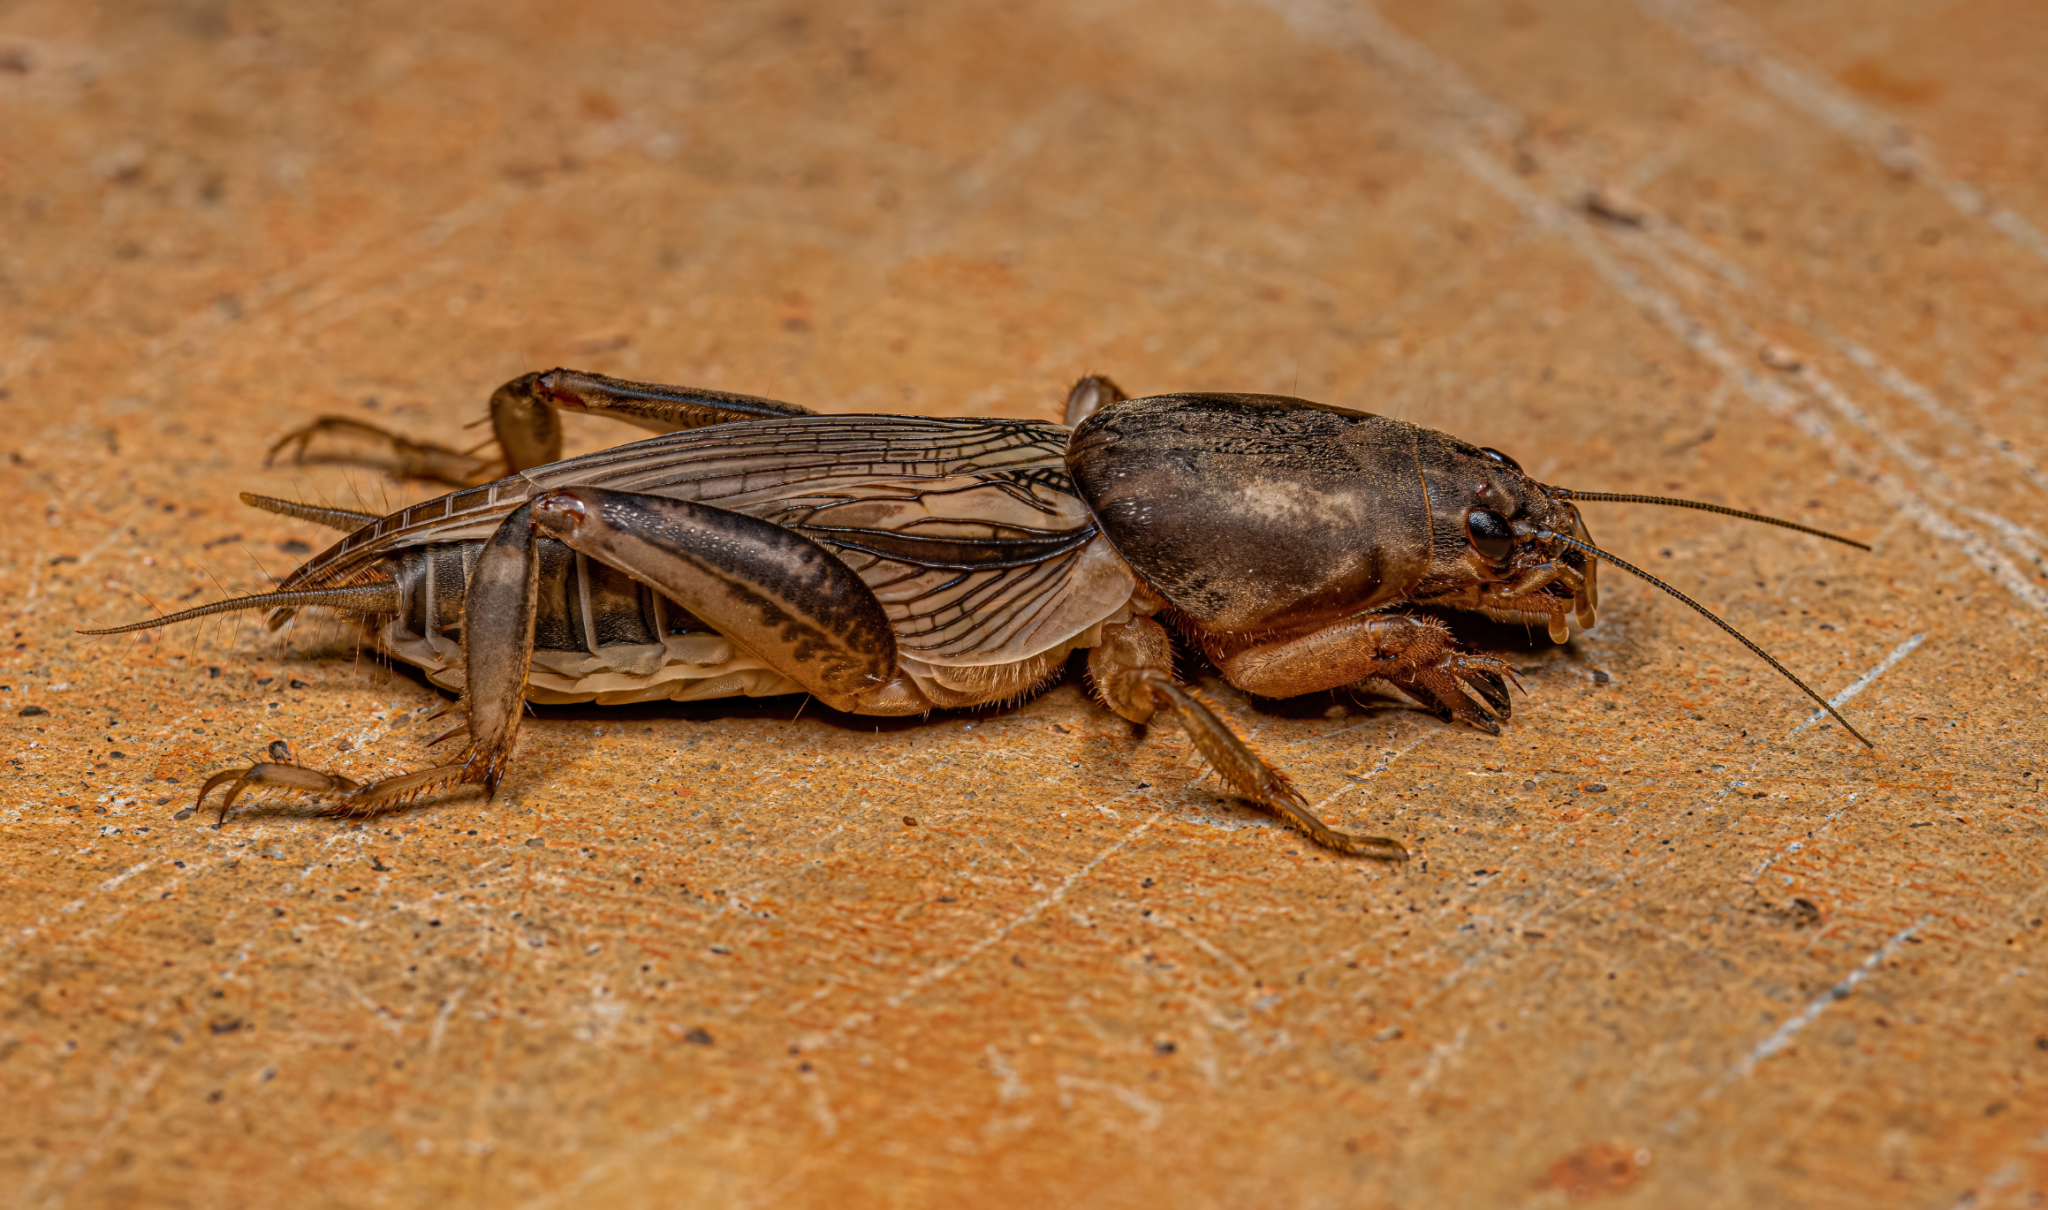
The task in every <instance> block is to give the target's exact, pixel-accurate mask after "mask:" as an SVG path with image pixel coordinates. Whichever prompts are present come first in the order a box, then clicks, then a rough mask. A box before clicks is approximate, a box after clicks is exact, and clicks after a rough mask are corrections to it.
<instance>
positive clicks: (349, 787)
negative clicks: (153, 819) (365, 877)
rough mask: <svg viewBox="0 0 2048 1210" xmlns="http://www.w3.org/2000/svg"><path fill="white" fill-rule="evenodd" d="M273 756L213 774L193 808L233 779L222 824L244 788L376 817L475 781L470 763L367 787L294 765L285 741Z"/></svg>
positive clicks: (327, 812)
mask: <svg viewBox="0 0 2048 1210" xmlns="http://www.w3.org/2000/svg"><path fill="white" fill-rule="evenodd" d="M270 755H271V757H272V759H271V760H267V761H258V762H256V763H255V764H252V765H249V766H247V767H246V768H240V769H224V770H222V771H221V772H219V773H216V774H214V775H213V776H212V777H209V778H207V779H206V783H205V784H204V785H202V786H200V787H199V799H198V801H197V802H195V803H194V804H193V806H194V807H195V808H199V807H204V806H205V805H206V799H207V796H208V795H210V794H212V793H213V791H214V787H216V786H219V785H221V784H223V783H232V784H229V785H228V789H227V793H226V794H223V795H222V796H221V800H220V815H219V817H218V818H217V819H215V821H214V824H215V826H216V827H218V826H221V825H223V824H225V823H227V818H228V811H229V810H230V809H231V808H233V807H234V805H235V800H236V799H237V798H239V797H241V795H242V791H244V790H251V789H262V788H267V787H276V788H278V789H282V790H297V791H299V792H300V793H302V794H329V795H334V796H336V797H337V798H339V799H340V801H338V802H336V803H335V804H334V805H332V806H330V807H327V808H325V809H323V810H321V811H320V812H319V814H320V816H321V817H322V818H326V819H371V818H374V817H376V816H378V815H382V814H384V813H385V812H386V811H391V810H395V809H396V808H398V807H401V806H408V805H410V804H411V803H413V802H414V801H415V800H416V799H418V798H419V796H420V795H422V794H425V793H426V792H428V791H429V790H436V789H440V788H441V787H443V786H447V785H452V784H457V783H460V782H463V781H467V780H471V779H470V778H468V777H466V776H465V774H467V773H469V772H470V770H469V767H468V766H466V765H440V766H437V767H435V768H432V769H422V770H419V771H418V772H415V773H401V774H399V775H398V776H396V777H387V778H385V779H384V780H383V781H374V782H371V783H369V784H368V785H364V784H362V783H361V782H358V781H356V780H355V779H353V778H349V777H343V776H342V775H341V774H339V773H322V772H321V771H320V770H318V769H308V768H306V767H305V766H304V765H296V764H292V763H291V748H290V747H289V746H287V745H286V744H285V742H284V741H283V740H277V741H275V742H273V743H272V744H271V745H270ZM492 788H493V789H495V788H496V787H495V785H493V786H492Z"/></svg>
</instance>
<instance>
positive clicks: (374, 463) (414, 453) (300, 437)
mask: <svg viewBox="0 0 2048 1210" xmlns="http://www.w3.org/2000/svg"><path fill="white" fill-rule="evenodd" d="M316 441H317V442H318V446H317V447H316ZM330 444H332V445H333V446H335V447H336V448H328V447H329V446H330ZM479 448H481V447H479ZM286 451H290V453H291V459H292V461H293V462H294V463H298V464H300V465H308V464H320V463H342V464H346V465H354V466H368V467H373V468H375V469H377V470H382V471H385V472H387V473H389V474H392V475H396V476H398V477H399V478H401V479H428V480H433V481H435V482H440V483H451V484H454V485H456V486H458V487H467V486H469V485H470V484H472V483H476V482H480V481H482V480H483V479H485V478H487V477H488V476H487V474H486V472H487V471H489V470H490V469H491V468H492V467H493V466H495V465H497V463H496V461H495V460H493V459H489V458H479V457H477V456H476V455H475V454H474V453H464V452H462V451H461V450H453V449H449V448H448V447H447V446H445V445H436V444H434V443H433V442H431V441H414V440H413V439H411V438H410V437H405V436H402V435H400V434H398V433H394V432H391V431H390V430H389V429H382V428H378V427H377V426H376V425H374V424H366V423H364V422H363V421H360V420H357V419H355V418H354V417H352V416H322V417H320V418H319V419H317V420H315V421H313V422H312V423H311V424H306V425H301V426H300V427H298V428H296V429H293V430H292V431H291V432H289V433H286V434H285V435H284V436H282V437H280V438H278V439H277V442H276V443H275V444H273V445H272V446H271V447H270V456H269V458H268V459H266V465H267V464H268V463H269V462H274V461H276V459H277V456H278V455H279V454H282V453H285V452H286Z"/></svg>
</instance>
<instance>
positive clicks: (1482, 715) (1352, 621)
mask: <svg viewBox="0 0 2048 1210" xmlns="http://www.w3.org/2000/svg"><path fill="white" fill-rule="evenodd" d="M1210 655H1211V657H1212V658H1213V659H1215V661H1216V667H1217V670H1218V671H1220V672H1222V673H1223V677H1224V679H1225V680H1227V681H1229V682H1230V683H1231V684H1233V685H1236V686H1237V687H1238V688H1240V689H1242V690H1244V691H1246V692H1247V693H1256V694H1258V695H1259V696H1261V697H1298V696H1300V695H1301V694H1304V693H1318V692H1321V691H1322V690H1325V689H1336V688H1339V687H1341V686H1344V685H1353V684H1356V683H1358V682H1359V681H1362V680H1366V679H1369V678H1374V677H1377V678H1379V679H1380V680H1384V681H1387V682H1388V683H1390V684H1392V685H1393V686H1394V687H1395V688H1397V689H1399V690H1401V692H1403V693H1406V694H1407V695H1409V696H1410V697H1412V698H1414V699H1415V700H1416V701H1418V702H1421V703H1422V704H1423V705H1424V706H1425V707H1427V708H1429V709H1430V710H1431V711H1433V712H1434V713H1436V714H1437V715H1438V716H1439V717H1441V718H1443V719H1445V720H1446V721H1449V720H1451V719H1459V720H1461V721H1464V722H1467V723H1470V724H1472V725H1473V726H1475V727H1477V728H1479V729H1480V730H1481V731H1485V732H1487V733H1489V734H1492V735H1499V734H1500V724H1499V723H1498V722H1496V721H1495V720H1497V719H1506V718H1509V717H1510V716H1511V715H1512V714H1513V713H1514V708H1513V705H1512V703H1511V702H1510V701H1509V699H1508V687H1507V678H1508V677H1512V676H1513V675H1514V671H1513V669H1511V668H1509V667H1508V665H1507V664H1506V663H1505V662H1504V661H1502V660H1500V659H1497V658H1495V657H1493V656H1490V655H1479V654H1475V653H1472V652H1466V651H1460V650H1459V649H1458V647H1457V645H1456V644H1455V643H1454V642H1453V641H1452V639H1451V630H1450V627H1448V626H1445V625H1444V624H1443V623H1442V622H1439V621H1437V620H1436V619H1435V618H1422V617H1411V616H1409V615H1407V614H1400V613H1386V614H1382V613H1374V614H1364V615H1361V616H1359V617H1353V618H1346V619H1344V620H1343V621H1341V622H1338V623H1336V624H1335V625H1333V626H1327V627H1324V628H1323V629H1321V630H1314V631H1310V632H1308V633H1306V634H1301V635H1296V636H1293V637H1291V638H1282V639H1261V640H1258V641H1256V642H1253V643H1249V644H1246V645H1243V646H1239V647H1235V648H1232V647H1229V646H1224V647H1222V648H1221V649H1219V650H1213V651H1211V652H1210Z"/></svg>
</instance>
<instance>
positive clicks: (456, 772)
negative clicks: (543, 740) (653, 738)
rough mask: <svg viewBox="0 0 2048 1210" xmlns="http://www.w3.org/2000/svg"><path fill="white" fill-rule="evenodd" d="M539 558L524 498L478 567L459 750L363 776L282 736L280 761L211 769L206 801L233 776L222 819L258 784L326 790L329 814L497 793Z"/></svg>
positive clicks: (519, 703)
mask: <svg viewBox="0 0 2048 1210" xmlns="http://www.w3.org/2000/svg"><path fill="white" fill-rule="evenodd" d="M539 567H540V559H539V553H538V549H537V545H536V539H535V537H534V533H533V506H532V505H531V504H525V505H521V506H520V507H519V508H518V510H516V511H515V512H513V514H512V515H511V516H509V517H507V518H505V520H504V523H503V524H501V525H499V526H498V529H497V532H496V533H494V534H492V535H491V540H490V541H489V542H487V543H485V544H484V548H483V550H482V551H481V552H480V553H479V554H478V555H477V560H476V566H475V567H474V568H473V569H472V570H471V571H470V576H469V588H468V591H467V594H466V597H465V604H464V617H463V627H462V657H463V663H464V666H465V673H466V676H467V681H466V684H465V687H464V691H463V698H462V703H463V706H464V707H465V708H466V710H467V712H468V721H467V723H466V724H465V725H464V726H462V727H460V728H457V729H456V730H455V731H453V732H450V733H449V734H450V735H461V734H464V733H467V735H468V738H469V742H468V744H467V745H466V746H465V747H464V749H463V751H462V755H461V756H460V757H459V758H458V759H456V760H455V761H452V762H450V763H448V764H445V765H438V766H436V767H434V768H431V769H422V770H418V771H416V772H412V773H401V774H399V775H398V776H396V777H387V778H385V779H383V780H381V781H375V782H371V783H369V784H367V785H362V784H358V783H357V782H356V781H355V780H353V779H352V778H348V777H344V776H342V775H340V774H338V773H323V772H320V771H319V770H317V769H308V768H306V767H304V766H302V765H297V764H291V763H287V761H286V759H285V758H286V757H288V756H289V751H288V750H286V749H284V746H283V744H282V743H279V744H273V745H271V753H270V754H271V756H272V757H273V758H276V759H274V760H273V761H268V762H263V763H259V764H255V765H251V766H250V767H248V768H247V769H232V770H229V771H227V772H224V773H216V774H214V775H213V776H212V777H210V778H208V779H207V781H206V785H205V787H204V788H203V789H201V790H200V793H199V799H200V801H201V802H204V801H205V800H206V795H207V793H208V792H209V791H211V790H212V789H213V788H214V787H215V786H217V785H219V784H221V783H222V782H224V781H228V780H231V779H232V780H233V782H234V784H233V785H231V786H230V787H229V788H228V792H227V795H226V800H225V801H224V802H223V803H222V804H221V818H222V819H223V820H225V819H226V818H227V809H228V807H229V806H231V805H233V803H234V800H235V798H236V796H237V795H239V794H240V793H241V792H242V791H243V790H244V789H246V788H249V787H252V786H277V787H281V788H285V789H293V790H301V791H308V792H313V793H322V794H326V795H328V796H329V797H331V798H333V799H335V803H334V805H333V806H331V807H329V808H328V809H327V810H326V811H324V812H322V814H325V815H338V816H349V817H358V818H361V817H368V816H374V815H379V814H382V813H383V812H385V811H388V810H390V809H392V808H393V807H395V806H398V805H401V804H402V803H406V802H411V801H412V800H413V799H416V798H418V797H419V796H420V795H422V794H425V793H427V792H429V791H431V790H438V789H442V788H445V787H449V786H458V785H481V786H482V787H484V792H485V793H486V794H487V795H493V796H495V795H496V794H497V792H498V783H499V781H500V780H502V779H503V777H504V775H505V766H506V762H507V761H508V760H510V759H511V756H512V746H513V744H514V742H515V741H516V740H517V739H518V736H519V719H520V715H521V712H522V711H523V710H524V708H525V705H526V674H527V669H528V666H529V665H530V664H531V662H532V660H533V632H534V621H535V616H536V609H535V606H536V600H537V596H538V591H539ZM442 738H444V739H445V738H448V736H443V737H442ZM437 742H438V741H437Z"/></svg>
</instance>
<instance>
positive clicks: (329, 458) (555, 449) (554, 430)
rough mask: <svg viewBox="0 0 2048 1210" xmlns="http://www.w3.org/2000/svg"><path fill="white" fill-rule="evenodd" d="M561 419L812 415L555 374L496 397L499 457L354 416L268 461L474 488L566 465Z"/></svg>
mask: <svg viewBox="0 0 2048 1210" xmlns="http://www.w3.org/2000/svg"><path fill="white" fill-rule="evenodd" d="M565 411H569V412H582V413H584V414H586V415H591V416H606V417H609V418H611V419H613V420H623V421H625V422H626V423H627V424H631V425H636V426H638V427H640V428H643V429H647V430H649V431H651V432H656V433H673V432H676V431H678V430H680V429H693V428H699V427H702V426H703V425H707V424H723V423H725V422H727V421H730V420H766V419H774V418H776V417H782V416H807V415H810V411H809V409H807V408H802V407H798V406H797V405H796V404H793V403H783V402H781V401H779V400H775V399H762V398H759V397H757V396H753V395H735V394H732V393H730V392H727V391H712V390H705V389H703V388H700V387H671V386H662V385H660V384H659V383H651V382H628V381H626V380H625V379H623V378H608V377H606V376H605V375H603V374H586V373H583V372H582V371H580V370H563V369H556V370H548V371H546V372H545V373H538V374H521V375H520V376H519V377H517V378H514V379H513V380H512V381H510V382H508V383H506V384H505V385H503V386H501V387H499V388H498V389H497V390H496V391H493V392H492V393H491V411H490V421H491V436H492V438H493V440H495V441H496V442H497V444H498V454H499V456H498V457H496V458H479V457H477V456H476V452H475V451H474V450H471V451H466V452H465V451H457V450H452V449H449V448H448V447H447V446H443V445H436V444H434V443H433V442H428V441H415V440H413V439H412V438H409V437H406V436H403V435H401V434H398V433H393V432H390V431H389V430H386V429H381V428H378V427H377V426H376V425H373V424H365V423H364V422H362V421H360V420H357V419H355V418H354V417H352V416H321V417H319V418H318V419H316V420H314V421H313V422H312V423H311V424H308V425H305V426H303V427H301V428H297V429H294V430H292V431H291V432H290V433H287V434H285V436H284V437H283V438H282V439H280V440H279V441H278V443H277V444H276V445H275V446H273V447H272V448H271V451H270V452H271V456H272V457H276V456H277V454H278V453H279V452H280V451H282V450H284V449H285V448H287V447H291V449H292V458H293V460H294V461H296V462H302V463H311V462H340V463H350V464H354V465H357V466H368V467H373V468H375V469H378V470H383V471H387V472H389V473H391V474H394V475H397V476H399V477H400V478H405V479H434V480H438V481H440V482H443V483H452V484H454V485H456V486H457V487H469V486H473V485H475V484H479V483H484V482H487V481H488V480H490V479H491V478H493V477H494V476H496V475H500V474H504V475H511V474H517V473H518V472H520V471H523V470H529V469H531V468H533V467H536V466H542V465H545V464H546V463H549V462H555V461H558V460H560V458H561V457H562V420H561V414H562V413H563V412H565ZM351 443H353V445H354V448H351ZM486 444H489V443H488V442H487V443H486ZM478 448H479V449H481V448H482V447H481V446H479V447H478Z"/></svg>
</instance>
